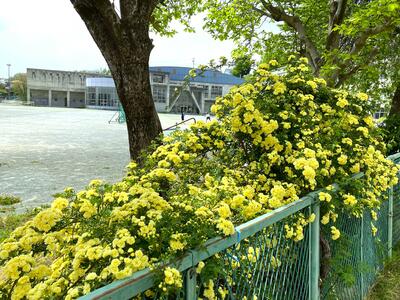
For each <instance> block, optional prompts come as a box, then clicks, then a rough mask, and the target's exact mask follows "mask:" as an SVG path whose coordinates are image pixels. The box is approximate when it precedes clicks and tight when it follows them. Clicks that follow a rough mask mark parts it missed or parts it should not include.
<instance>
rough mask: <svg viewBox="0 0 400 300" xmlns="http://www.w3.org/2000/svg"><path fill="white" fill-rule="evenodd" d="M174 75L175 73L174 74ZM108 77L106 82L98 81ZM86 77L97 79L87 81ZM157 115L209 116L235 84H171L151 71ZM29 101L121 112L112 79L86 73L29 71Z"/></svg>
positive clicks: (166, 74)
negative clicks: (220, 98)
mask: <svg viewBox="0 0 400 300" xmlns="http://www.w3.org/2000/svg"><path fill="white" fill-rule="evenodd" d="M171 74H172V75H171V76H173V75H174V74H175V73H173V72H172V73H171ZM101 77H105V78H104V79H98V78H101ZM87 78H97V79H88V81H86V79H87ZM150 83H151V89H152V94H153V101H154V105H155V107H156V110H157V111H158V112H173V113H181V112H184V113H188V114H206V113H208V112H209V111H210V107H211V106H212V104H213V103H214V102H215V98H216V97H219V96H223V95H225V94H226V93H228V91H229V89H230V88H231V87H232V86H233V85H227V84H225V85H223V84H215V83H207V82H191V83H190V84H186V83H184V82H183V81H172V80H170V75H169V73H167V72H161V71H153V72H150ZM27 85H28V91H27V92H28V102H33V103H34V105H37V106H53V107H73V108H80V107H85V106H88V107H92V108H101V109H115V110H116V109H118V106H119V99H118V95H117V91H116V89H115V85H114V83H113V81H112V79H111V77H110V76H103V75H100V74H92V73H85V72H68V71H55V70H43V69H33V68H28V69H27Z"/></svg>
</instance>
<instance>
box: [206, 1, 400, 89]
mask: <svg viewBox="0 0 400 300" xmlns="http://www.w3.org/2000/svg"><path fill="white" fill-rule="evenodd" d="M207 9H208V19H207V21H206V27H207V28H208V30H209V31H210V32H211V33H212V34H213V35H214V36H215V37H217V38H219V39H228V38H230V39H234V40H235V41H236V42H237V43H238V44H240V45H241V46H240V47H241V48H242V49H244V51H245V52H246V51H250V52H252V53H257V54H260V55H261V56H262V57H263V60H264V61H268V60H270V59H277V60H278V61H279V62H284V61H286V60H287V57H288V56H289V55H290V54H293V53H296V54H298V55H299V56H306V57H307V58H308V60H309V64H310V66H311V68H312V70H313V73H314V75H316V76H322V77H324V78H325V79H326V80H327V82H328V85H330V86H333V87H339V86H342V85H343V84H348V85H350V84H351V85H353V86H354V85H355V84H356V85H359V86H360V87H361V88H370V87H372V86H373V87H374V89H375V90H376V88H379V89H382V90H386V91H389V92H390V94H392V93H393V90H394V89H395V88H396V86H397V84H398V83H397V82H398V75H396V74H395V73H397V69H398V60H399V58H398V56H399V54H398V51H396V49H398V47H399V42H398V41H399V28H398V27H399V25H400V4H399V1H398V0H370V1H368V0H366V1H363V0H353V1H348V0H331V1H317V0H296V1H287V0H279V1H269V0H250V1H247V0H233V1H221V0H208V1H207ZM250 11H251V13H249V12H250ZM266 22H278V24H279V28H280V32H279V33H271V32H269V31H268V30H267V27H266V25H265V24H266ZM353 79H356V80H353ZM378 79H379V80H378ZM371 82H374V84H373V85H371ZM370 90H372V89H370Z"/></svg>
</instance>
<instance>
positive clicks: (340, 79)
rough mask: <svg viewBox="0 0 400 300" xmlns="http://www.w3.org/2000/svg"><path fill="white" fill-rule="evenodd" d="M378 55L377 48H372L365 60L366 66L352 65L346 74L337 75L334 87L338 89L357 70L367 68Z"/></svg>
mask: <svg viewBox="0 0 400 300" xmlns="http://www.w3.org/2000/svg"><path fill="white" fill-rule="evenodd" d="M378 53H379V49H378V48H377V47H375V48H373V49H372V50H371V52H370V53H369V55H368V58H367V59H366V61H367V63H366V64H356V65H354V66H353V67H352V68H351V69H350V70H349V71H348V72H346V73H342V74H339V75H338V77H337V81H336V82H335V87H336V88H337V87H340V86H341V85H342V84H343V83H344V82H345V81H346V80H347V79H349V78H350V77H351V76H352V75H353V74H355V73H356V72H357V71H358V70H359V69H361V68H362V67H364V66H368V65H369V62H371V61H372V59H373V58H374V57H375V56H376V55H377V54H378ZM342 67H344V65H342Z"/></svg>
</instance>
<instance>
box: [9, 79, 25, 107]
mask: <svg viewBox="0 0 400 300" xmlns="http://www.w3.org/2000/svg"><path fill="white" fill-rule="evenodd" d="M11 88H12V91H13V93H14V95H17V96H18V98H19V100H21V101H24V102H26V100H27V83H26V73H17V74H15V75H14V77H13V78H12V80H11Z"/></svg>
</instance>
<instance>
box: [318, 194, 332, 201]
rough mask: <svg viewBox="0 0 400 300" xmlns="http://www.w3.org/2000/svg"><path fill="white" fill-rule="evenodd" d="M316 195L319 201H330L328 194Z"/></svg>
mask: <svg viewBox="0 0 400 300" xmlns="http://www.w3.org/2000/svg"><path fill="white" fill-rule="evenodd" d="M318 195H319V200H321V201H326V202H330V201H331V200H332V196H331V195H330V194H328V193H324V192H320V193H319V194H318Z"/></svg>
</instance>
